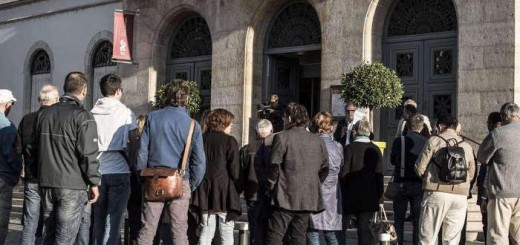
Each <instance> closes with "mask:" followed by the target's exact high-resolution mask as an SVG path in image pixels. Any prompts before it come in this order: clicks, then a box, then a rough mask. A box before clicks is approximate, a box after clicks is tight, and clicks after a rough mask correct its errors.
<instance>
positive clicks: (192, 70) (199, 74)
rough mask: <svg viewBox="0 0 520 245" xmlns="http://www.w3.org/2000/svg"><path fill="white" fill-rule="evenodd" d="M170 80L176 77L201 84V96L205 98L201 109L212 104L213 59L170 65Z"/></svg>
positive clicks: (168, 75)
mask: <svg viewBox="0 0 520 245" xmlns="http://www.w3.org/2000/svg"><path fill="white" fill-rule="evenodd" d="M167 79H168V82H171V81H173V80H174V79H181V80H186V81H195V82H197V83H198V84H199V88H200V96H201V97H202V98H203V100H204V104H203V105H202V108H201V111H204V110H206V109H210V105H211V61H200V62H188V63H180V64H174V65H168V69H167Z"/></svg>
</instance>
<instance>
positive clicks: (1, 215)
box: [0, 179, 13, 244]
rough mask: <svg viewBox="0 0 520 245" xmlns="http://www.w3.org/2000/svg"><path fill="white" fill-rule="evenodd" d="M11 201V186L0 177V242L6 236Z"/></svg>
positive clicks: (2, 241)
mask: <svg viewBox="0 0 520 245" xmlns="http://www.w3.org/2000/svg"><path fill="white" fill-rule="evenodd" d="M12 203H13V186H12V185H10V184H7V183H6V182H5V181H3V180H2V179H0V244H4V242H5V239H6V238H7V233H8V231H9V217H10V216H11V206H12V205H11V204H12Z"/></svg>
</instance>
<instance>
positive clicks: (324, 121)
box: [311, 111, 334, 134]
mask: <svg viewBox="0 0 520 245" xmlns="http://www.w3.org/2000/svg"><path fill="white" fill-rule="evenodd" d="M333 127H334V125H333V124H332V115H330V113H328V112H326V111H320V112H318V113H316V115H314V117H313V118H312V127H311V131H312V132H313V133H318V134H328V133H331V132H332V128H333Z"/></svg>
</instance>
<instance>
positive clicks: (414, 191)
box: [393, 182, 423, 245]
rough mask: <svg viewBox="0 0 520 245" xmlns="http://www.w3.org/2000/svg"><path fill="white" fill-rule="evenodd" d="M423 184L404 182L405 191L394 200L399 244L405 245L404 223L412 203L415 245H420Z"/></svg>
mask: <svg viewBox="0 0 520 245" xmlns="http://www.w3.org/2000/svg"><path fill="white" fill-rule="evenodd" d="M422 193H423V191H422V183H413V182H404V183H403V190H402V191H401V193H400V194H399V195H398V196H397V197H396V198H395V199H394V201H393V202H394V225H395V231H396V233H397V244H399V245H401V244H404V241H403V236H404V221H405V219H406V209H407V208H408V203H410V210H411V214H412V219H413V223H412V224H413V244H414V245H417V244H419V221H420V216H421V201H422Z"/></svg>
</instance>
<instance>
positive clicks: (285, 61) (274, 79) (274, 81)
mask: <svg viewBox="0 0 520 245" xmlns="http://www.w3.org/2000/svg"><path fill="white" fill-rule="evenodd" d="M265 42H266V43H265V45H264V54H265V55H266V56H265V58H266V59H265V60H266V62H265V64H266V65H267V69H264V71H265V72H266V73H265V77H266V80H265V83H264V85H263V95H262V97H263V98H269V97H270V96H271V95H272V94H276V95H278V98H279V102H280V103H281V104H282V105H286V104H287V103H289V102H292V101H294V102H297V103H300V104H302V105H304V106H305V107H306V108H307V110H308V112H309V113H310V115H314V113H316V112H318V111H319V109H320V94H321V92H320V87H321V24H320V20H319V17H318V13H317V12H316V10H315V9H314V7H313V6H312V5H310V4H306V3H292V4H290V5H288V6H285V7H283V8H281V9H280V10H279V11H278V12H277V13H276V14H275V15H274V16H273V19H272V20H271V21H270V24H269V28H268V30H267V36H266V39H265ZM275 124H276V122H275ZM281 129H282V128H280V127H277V128H276V129H275V131H279V130H281Z"/></svg>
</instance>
